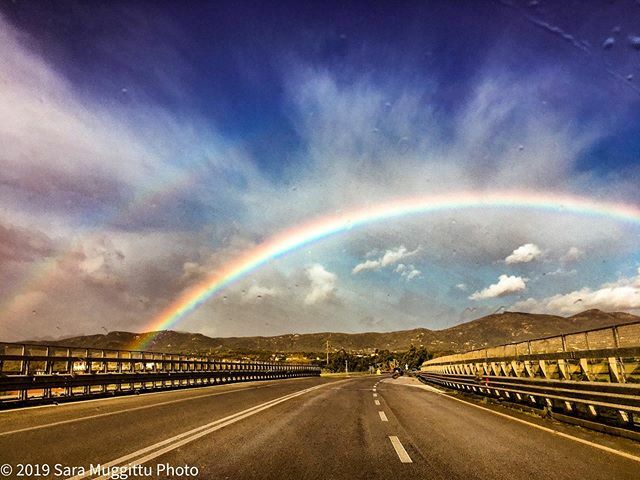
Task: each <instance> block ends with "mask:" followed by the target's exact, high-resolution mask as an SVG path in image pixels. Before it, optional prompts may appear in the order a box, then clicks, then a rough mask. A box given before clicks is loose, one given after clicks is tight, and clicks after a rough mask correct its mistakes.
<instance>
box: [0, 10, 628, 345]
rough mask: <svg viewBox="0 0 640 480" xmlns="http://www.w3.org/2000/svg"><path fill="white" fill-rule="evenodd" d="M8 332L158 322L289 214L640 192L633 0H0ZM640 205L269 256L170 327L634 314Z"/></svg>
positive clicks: (2, 305)
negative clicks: (499, 197)
mask: <svg viewBox="0 0 640 480" xmlns="http://www.w3.org/2000/svg"><path fill="white" fill-rule="evenodd" d="M0 146H1V148H0V339H2V340H5V341H14V340H19V339H27V338H29V339H46V338H59V337H63V336H70V335H80V334H95V333H105V332H107V331H113V330H127V331H137V332H140V331H145V330H146V329H147V328H148V327H149V325H151V324H153V322H154V319H156V318H157V317H158V315H160V314H161V312H163V311H166V309H167V308H171V306H172V305H174V304H175V302H176V300H177V299H179V298H180V296H181V295H182V294H184V292H187V291H189V289H191V288H194V286H197V285H199V284H201V283H202V282H203V281H204V280H205V279H206V278H209V277H210V276H211V275H215V272H217V271H220V270H221V269H224V267H225V265H228V264H229V262H233V261H234V259H237V258H242V256H243V255H244V254H245V253H246V252H247V251H251V249H252V248H255V247H256V246H258V245H260V244H261V243H263V242H265V241H268V240H269V239H270V238H272V237H273V236H274V235H277V234H278V232H281V231H283V230H287V229H290V228H295V227H296V226H298V225H302V224H305V223H308V222H311V221H313V220H314V219H319V218H323V217H326V216H331V215H340V214H344V213H345V212H347V213H348V212H350V211H354V210H357V209H361V208H368V207H371V206H375V205H378V204H380V205H382V204H385V202H387V203H388V202H391V201H395V200H399V199H404V198H412V197H421V196H436V197H437V196H438V195H452V194H453V195H455V194H456V192H460V193H463V192H467V193H472V194H473V195H480V196H481V195H483V194H485V193H486V194H491V193H498V194H499V193H501V192H528V193H529V194H531V195H534V196H535V195H539V196H541V197H542V196H544V195H545V193H547V194H548V193H553V194H556V195H572V196H578V197H583V198H586V199H589V200H590V201H593V202H607V203H609V204H615V205H618V204H619V205H623V204H624V205H627V206H630V207H632V208H636V209H637V208H639V207H640V188H638V185H639V184H640V2H637V1H632V0H629V1H622V0H620V1H615V2H609V1H593V2H584V1H575V2H573V1H567V2H547V1H544V0H539V1H516V0H513V1H506V0H505V1H469V2H446V1H432V2H412V1H399V2H385V1H380V2H321V3H320V2H309V3H307V4H306V5H305V4H304V2H243V1H240V2H199V1H192V2H186V3H185V2H157V1H154V2H151V1H149V2H144V1H142V2H124V1H110V2H100V1H95V2H71V1H60V2H47V3H43V2H36V1H22V0H14V1H12V2H9V1H6V2H2V3H0ZM639 246H640V222H635V223H634V222H630V221H623V220H620V219H615V218H612V217H607V216H593V215H582V214H578V213H575V212H563V211H561V210H553V211H550V210H541V209H536V208H507V207H478V208H457V209H449V210H444V211H440V212H435V213H433V212H432V213H423V214H413V215H406V216H400V217H397V218H392V219H386V220H381V221H378V222H371V223H366V224H364V225H359V226H357V228H353V229H349V230H348V231H346V232H342V233H339V234H336V235H330V236H328V237H326V238H323V239H321V240H318V241H315V242H312V243H309V244H307V245H305V246H304V247H302V248H298V249H294V250H292V251H290V252H287V253H286V254H284V255H282V256H279V257H278V258H274V259H271V260H269V261H268V262H266V263H265V264H264V265H263V266H261V267H260V268H257V269H254V270H252V271H250V272H248V273H247V274H246V275H244V276H243V277H242V278H240V279H238V280H237V281H234V282H232V283H231V284H229V285H228V286H227V287H226V288H224V289H223V290H222V291H220V292H218V293H216V294H215V295H213V296H212V297H211V298H209V299H208V300H207V301H206V302H204V303H203V304H202V305H200V306H199V307H198V308H197V309H195V310H193V311H191V312H190V313H189V314H188V315H185V316H184V318H181V319H180V321H179V322H178V323H177V324H175V325H173V327H172V328H174V329H177V330H181V331H190V332H201V333H204V334H206V335H211V336H238V335H275V334H283V333H305V332H318V331H343V332H362V331H391V330H400V329H409V328H414V327H426V328H431V329H442V328H447V327H450V326H453V325H456V324H459V323H461V322H465V321H469V320H471V319H474V318H478V317H480V316H482V315H485V314H490V313H493V312H500V311H504V310H511V311H513V310H516V311H526V312H534V313H552V314H558V315H572V314H575V313H578V312H579V311H582V310H586V309H588V308H600V309H603V310H608V311H614V310H615V311H627V312H631V313H636V314H640V251H639V249H638V247H639Z"/></svg>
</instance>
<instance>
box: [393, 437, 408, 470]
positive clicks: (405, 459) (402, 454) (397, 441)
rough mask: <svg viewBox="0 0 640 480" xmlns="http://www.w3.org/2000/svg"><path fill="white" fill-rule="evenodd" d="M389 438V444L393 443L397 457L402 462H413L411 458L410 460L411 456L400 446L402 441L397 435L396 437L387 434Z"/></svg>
mask: <svg viewBox="0 0 640 480" xmlns="http://www.w3.org/2000/svg"><path fill="white" fill-rule="evenodd" d="M389 440H391V445H393V448H394V450H395V451H396V453H397V454H398V458H399V459H400V461H401V462H402V463H413V460H411V457H410V456H409V454H408V453H407V451H406V450H405V449H404V446H402V442H401V441H400V439H399V438H398V437H396V436H395V435H394V436H389Z"/></svg>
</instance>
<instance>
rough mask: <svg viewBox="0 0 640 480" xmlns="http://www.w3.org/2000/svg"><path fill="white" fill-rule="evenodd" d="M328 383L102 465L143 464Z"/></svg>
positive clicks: (252, 408)
mask: <svg viewBox="0 0 640 480" xmlns="http://www.w3.org/2000/svg"><path fill="white" fill-rule="evenodd" d="M326 385H329V384H328V383H325V384H323V385H316V386H315V387H311V388H306V389H304V390H300V391H298V392H294V393H290V394H289V395H285V396H284V397H280V398H276V399H275V400H271V401H269V402H265V403H262V404H260V405H256V406H255V407H251V408H248V409H246V410H243V411H241V412H238V413H234V414H233V415H229V416H228V417H224V418H221V419H219V420H215V421H213V422H211V423H208V424H206V425H202V426H200V427H197V428H194V429H193V430H189V431H188V432H184V433H181V434H179V435H175V436H173V437H171V438H167V439H166V440H163V441H161V442H158V443H155V444H153V445H150V446H148V447H145V448H142V449H140V450H138V451H136V452H133V453H130V454H128V455H124V456H122V457H120V458H116V459H115V460H112V461H110V462H108V463H101V464H100V465H101V467H102V468H104V469H110V468H111V467H114V466H116V465H119V466H121V467H124V466H129V465H142V464H144V463H146V462H148V461H149V460H153V459H154V458H157V457H159V456H160V455H164V454H165V453H167V452H170V451H171V450H175V449H176V448H179V447H181V446H183V445H185V444H187V443H190V442H193V441H194V440H197V439H198V438H200V437H204V436H205V435H209V434H210V433H212V432H215V431H216V430H220V429H221V428H224V427H226V426H228V425H231V424H232V423H235V422H238V421H240V420H242V419H245V418H247V417H250V416H252V415H255V414H256V413H260V412H262V411H263V410H266V409H268V408H271V407H274V406H276V405H278V404H280V403H283V402H286V401H287V400H291V399H292V398H295V397H299V396H300V395H304V394H305V393H309V392H312V391H314V390H317V389H319V388H322V387H324V386H326ZM90 476H91V473H90V472H89V471H87V473H84V474H81V475H76V476H75V477H70V478H69V479H68V480H80V479H82V478H88V477H90ZM107 478H109V476H107V475H102V476H100V477H97V479H96V480H104V479H107Z"/></svg>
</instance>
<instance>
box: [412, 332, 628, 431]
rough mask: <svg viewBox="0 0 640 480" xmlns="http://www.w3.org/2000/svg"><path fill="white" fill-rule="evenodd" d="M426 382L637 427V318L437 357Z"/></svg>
mask: <svg viewBox="0 0 640 480" xmlns="http://www.w3.org/2000/svg"><path fill="white" fill-rule="evenodd" d="M420 376H421V377H422V378H423V379H424V380H425V381H427V382H430V383H434V384H438V385H441V386H444V387H448V388H453V389H456V390H460V391H463V392H467V393H475V394H479V395H485V396H492V397H495V398H498V399H501V400H506V401H510V402H515V403H526V404H529V405H531V406H536V407H538V408H545V409H546V410H547V411H551V412H558V413H562V414H565V415H573V416H579V417H585V418H588V419H589V420H591V421H596V422H601V423H613V424H616V425H617V426H624V427H626V428H631V429H638V427H640V322H633V323H628V324H623V325H617V326H612V327H606V328H598V329H593V330H587V331H583V332H577V333H571V334H567V335H558V336H554V337H547V338H541V339H534V340H529V341H525V342H517V343H510V344H505V345H500V346H497V347H489V348H485V349H478V350H473V351H470V352H466V353H462V354H457V355H447V356H443V357H439V358H434V359H432V360H429V361H427V362H425V363H424V364H423V365H422V368H421V373H420Z"/></svg>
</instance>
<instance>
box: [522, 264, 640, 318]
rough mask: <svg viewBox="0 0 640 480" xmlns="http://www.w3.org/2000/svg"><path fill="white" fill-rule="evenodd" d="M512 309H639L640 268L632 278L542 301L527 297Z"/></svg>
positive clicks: (559, 311)
mask: <svg viewBox="0 0 640 480" xmlns="http://www.w3.org/2000/svg"><path fill="white" fill-rule="evenodd" d="M514 308H516V309H521V310H526V311H530V312H539V313H555V314H563V315H571V314H574V313H578V312H581V311H583V310H588V309H591V308H598V309H600V310H608V311H611V310H638V309H640V268H639V269H638V274H637V275H636V276H635V277H632V278H622V279H620V280H618V281H616V282H613V283H605V284H603V285H601V286H600V288H597V289H591V288H589V287H583V288H581V289H580V290H575V291H573V292H570V293H564V294H558V295H553V296H551V297H547V298H544V299H542V300H536V299H534V298H528V299H527V300H524V301H521V302H518V303H516V304H515V305H514Z"/></svg>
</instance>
